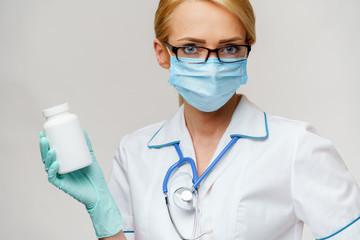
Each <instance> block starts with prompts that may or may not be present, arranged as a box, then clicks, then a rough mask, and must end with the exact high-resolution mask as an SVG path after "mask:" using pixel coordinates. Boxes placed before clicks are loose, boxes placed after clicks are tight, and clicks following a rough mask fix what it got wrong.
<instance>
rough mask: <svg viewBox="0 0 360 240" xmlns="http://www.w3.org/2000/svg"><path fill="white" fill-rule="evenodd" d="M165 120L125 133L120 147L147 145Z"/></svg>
mask: <svg viewBox="0 0 360 240" xmlns="http://www.w3.org/2000/svg"><path fill="white" fill-rule="evenodd" d="M165 122H166V121H165V120H163V121H159V122H157V123H154V124H151V125H148V126H146V127H143V128H140V129H138V130H136V131H134V132H132V133H130V134H128V135H125V136H124V137H123V138H122V139H121V141H120V144H119V148H120V149H123V150H125V149H127V148H131V147H133V148H137V147H144V146H147V143H148V142H149V141H150V139H151V138H152V137H153V136H154V134H155V133H156V132H157V131H158V130H159V129H161V127H162V126H163V125H164V124H165Z"/></svg>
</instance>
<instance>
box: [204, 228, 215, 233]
mask: <svg viewBox="0 0 360 240" xmlns="http://www.w3.org/2000/svg"><path fill="white" fill-rule="evenodd" d="M205 233H206V234H211V233H213V230H212V228H210V229H208V230H207V231H206V232H205Z"/></svg>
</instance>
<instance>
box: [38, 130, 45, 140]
mask: <svg viewBox="0 0 360 240" xmlns="http://www.w3.org/2000/svg"><path fill="white" fill-rule="evenodd" d="M39 137H40V139H41V138H43V137H46V136H45V133H44V132H43V131H41V132H39Z"/></svg>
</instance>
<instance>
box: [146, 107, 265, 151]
mask: <svg viewBox="0 0 360 240" xmlns="http://www.w3.org/2000/svg"><path fill="white" fill-rule="evenodd" d="M264 119H265V130H266V135H265V136H260V137H254V136H249V135H242V134H231V135H230V137H231V138H233V137H239V138H248V139H257V140H261V139H266V138H268V137H269V128H268V123H267V116H266V113H265V112H264ZM164 126H165V124H164V125H162V126H161V128H160V129H159V130H157V132H156V133H155V134H154V136H152V138H151V139H150V141H149V142H148V143H147V146H148V148H155V149H158V148H162V147H166V146H172V145H174V144H176V143H180V140H178V141H172V142H168V143H165V144H161V145H152V146H150V145H149V144H150V142H151V141H152V140H153V139H154V137H155V136H156V135H157V134H158V133H159V132H160V130H161V129H162V128H163V127H164Z"/></svg>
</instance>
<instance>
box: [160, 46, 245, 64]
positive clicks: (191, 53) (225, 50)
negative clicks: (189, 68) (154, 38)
mask: <svg viewBox="0 0 360 240" xmlns="http://www.w3.org/2000/svg"><path fill="white" fill-rule="evenodd" d="M163 43H164V44H165V46H166V47H167V48H169V49H170V50H171V51H172V52H173V53H174V54H175V56H176V59H177V60H178V61H180V62H184V63H191V64H199V63H205V62H206V61H207V60H208V59H209V56H210V54H211V53H212V52H214V53H216V56H217V58H218V60H219V62H222V63H233V62H241V61H244V60H246V59H247V58H248V56H249V53H250V51H251V45H248V44H246V45H228V46H224V47H219V48H215V49H210V48H206V47H197V46H194V45H188V46H181V47H175V46H172V45H170V44H168V43H166V42H163Z"/></svg>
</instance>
